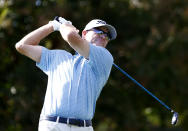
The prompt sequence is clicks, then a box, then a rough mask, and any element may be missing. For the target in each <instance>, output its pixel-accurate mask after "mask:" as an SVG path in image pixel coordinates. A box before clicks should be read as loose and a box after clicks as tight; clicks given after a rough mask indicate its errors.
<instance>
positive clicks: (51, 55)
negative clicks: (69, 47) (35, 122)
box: [36, 44, 113, 120]
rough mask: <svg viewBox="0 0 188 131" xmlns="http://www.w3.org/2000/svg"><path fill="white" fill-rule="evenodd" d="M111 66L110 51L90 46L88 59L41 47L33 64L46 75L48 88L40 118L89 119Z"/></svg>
mask: <svg viewBox="0 0 188 131" xmlns="http://www.w3.org/2000/svg"><path fill="white" fill-rule="evenodd" d="M112 64H113V57H112V55H111V54H110V52H109V51H108V50H107V49H105V48H103V47H100V46H95V45H92V44H90V52H89V60H87V59H85V58H84V57H83V56H81V55H79V54H76V55H72V54H70V53H69V52H67V51H65V50H48V49H46V48H45V47H42V54H41V60H40V62H39V63H36V65H37V67H39V68H40V69H41V70H42V71H43V72H44V73H46V74H47V75H48V85H47V90H46V95H45V100H44V105H43V108H42V112H41V116H62V117H66V118H76V119H83V120H91V119H92V118H93V116H94V112H95V105H96V101H97V99H98V97H99V95H100V92H101V90H102V88H103V87H104V85H105V83H106V82H107V80H108V77H109V75H110V71H111V68H112Z"/></svg>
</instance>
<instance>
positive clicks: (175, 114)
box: [113, 63, 178, 125]
mask: <svg viewBox="0 0 188 131" xmlns="http://www.w3.org/2000/svg"><path fill="white" fill-rule="evenodd" d="M113 65H114V66H115V67H116V68H117V69H118V70H120V71H121V72H122V73H123V74H124V75H126V76H127V77H128V78H129V79H131V80H132V81H133V82H134V83H136V84H137V85H138V86H139V87H141V88H142V89H143V90H144V91H146V92H147V93H148V94H149V95H151V96H152V97H153V98H154V99H156V100H157V101H158V102H159V103H161V104H162V105H163V106H164V107H165V108H166V109H168V110H169V111H170V112H171V113H173V116H172V121H171V124H172V125H176V123H177V121H178V113H177V112H175V111H174V110H172V109H171V108H170V107H168V106H167V105H166V104H165V103H164V102H162V101H161V100H159V99H158V98H157V97H156V96H155V95H153V94H152V93H151V92H150V91H148V90H147V89H146V88H144V86H142V85H141V84H140V83H139V82H137V81H136V80H135V79H134V78H132V77H131V76H130V75H129V74H128V73H127V72H125V71H124V70H123V69H121V68H120V67H119V66H117V65H116V64H115V63H113Z"/></svg>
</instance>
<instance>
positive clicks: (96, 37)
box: [84, 27, 109, 47]
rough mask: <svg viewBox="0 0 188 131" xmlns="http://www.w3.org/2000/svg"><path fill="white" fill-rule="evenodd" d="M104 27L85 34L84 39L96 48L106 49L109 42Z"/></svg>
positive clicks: (106, 30)
mask: <svg viewBox="0 0 188 131" xmlns="http://www.w3.org/2000/svg"><path fill="white" fill-rule="evenodd" d="M107 32H108V29H107V28H106V27H97V28H93V29H91V30H88V31H86V32H85V35H84V38H85V39H86V40H87V41H88V42H91V43H92V44H94V45H96V46H102V47H106V45H107V44H108V42H109V37H108V36H107V34H106V33H107Z"/></svg>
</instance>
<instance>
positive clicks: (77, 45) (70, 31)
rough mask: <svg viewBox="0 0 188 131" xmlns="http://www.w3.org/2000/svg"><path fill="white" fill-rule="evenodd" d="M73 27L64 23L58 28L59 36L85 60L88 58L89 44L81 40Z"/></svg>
mask: <svg viewBox="0 0 188 131" xmlns="http://www.w3.org/2000/svg"><path fill="white" fill-rule="evenodd" d="M78 32H79V30H77V29H76V28H75V27H74V26H73V25H71V24H68V23H65V24H62V25H61V27H60V33H61V36H62V37H63V39H64V40H65V41H67V42H68V43H69V45H70V46H71V47H72V48H73V49H74V50H75V51H77V52H78V53H79V54H80V55H82V56H84V57H85V58H89V43H88V42H87V41H86V40H84V39H82V38H81V36H80V35H79V34H78Z"/></svg>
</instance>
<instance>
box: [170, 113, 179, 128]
mask: <svg viewBox="0 0 188 131" xmlns="http://www.w3.org/2000/svg"><path fill="white" fill-rule="evenodd" d="M177 121H178V113H177V112H174V111H173V116H172V121H171V124H172V125H176V123H177Z"/></svg>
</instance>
